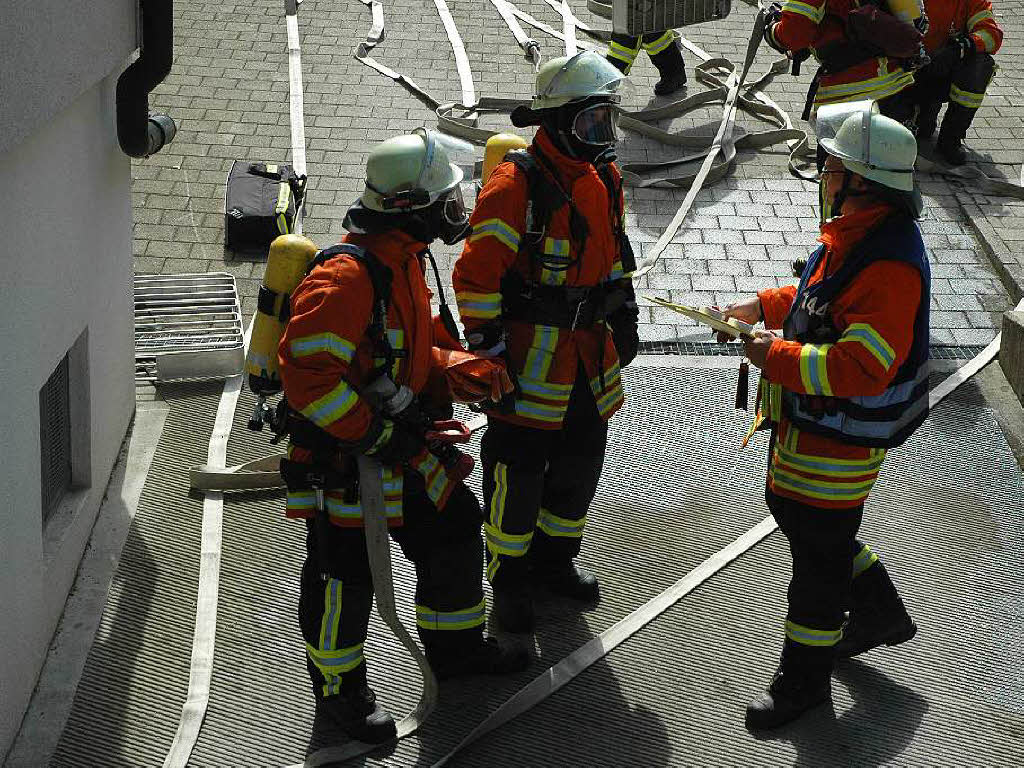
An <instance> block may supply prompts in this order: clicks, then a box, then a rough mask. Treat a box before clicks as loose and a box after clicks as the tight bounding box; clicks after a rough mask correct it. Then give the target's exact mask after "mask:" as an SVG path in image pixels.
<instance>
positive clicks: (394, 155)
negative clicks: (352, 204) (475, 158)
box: [360, 128, 472, 213]
mask: <svg viewBox="0 0 1024 768" xmlns="http://www.w3.org/2000/svg"><path fill="white" fill-rule="evenodd" d="M464 143H465V142H460V140H458V139H454V138H452V137H450V136H444V135H443V134H439V133H436V132H434V131H430V130H427V129H426V128H417V129H416V130H415V131H414V132H413V133H411V134H406V135H404V136H395V137H394V138H391V139H387V140H386V141H383V142H381V143H380V144H378V145H377V146H376V147H374V148H373V149H372V150H370V156H369V157H368V158H367V160H366V189H365V190H364V191H363V195H362V197H361V198H360V199H361V201H362V203H363V205H364V206H366V207H367V208H369V209H370V210H373V211H383V212H385V213H405V212H407V211H415V210H417V209H420V208H426V207H428V206H430V205H432V204H434V203H435V202H437V201H438V200H441V199H443V198H445V197H448V196H451V195H452V193H453V191H454V192H456V193H458V192H459V183H460V182H461V181H462V177H463V173H462V169H461V168H459V166H457V165H455V164H454V163H452V162H451V160H450V159H449V153H450V150H452V149H456V150H457V149H461V147H459V146H458V145H459V144H464ZM466 146H469V145H468V144H467V145H466ZM470 151H472V148H471V147H470Z"/></svg>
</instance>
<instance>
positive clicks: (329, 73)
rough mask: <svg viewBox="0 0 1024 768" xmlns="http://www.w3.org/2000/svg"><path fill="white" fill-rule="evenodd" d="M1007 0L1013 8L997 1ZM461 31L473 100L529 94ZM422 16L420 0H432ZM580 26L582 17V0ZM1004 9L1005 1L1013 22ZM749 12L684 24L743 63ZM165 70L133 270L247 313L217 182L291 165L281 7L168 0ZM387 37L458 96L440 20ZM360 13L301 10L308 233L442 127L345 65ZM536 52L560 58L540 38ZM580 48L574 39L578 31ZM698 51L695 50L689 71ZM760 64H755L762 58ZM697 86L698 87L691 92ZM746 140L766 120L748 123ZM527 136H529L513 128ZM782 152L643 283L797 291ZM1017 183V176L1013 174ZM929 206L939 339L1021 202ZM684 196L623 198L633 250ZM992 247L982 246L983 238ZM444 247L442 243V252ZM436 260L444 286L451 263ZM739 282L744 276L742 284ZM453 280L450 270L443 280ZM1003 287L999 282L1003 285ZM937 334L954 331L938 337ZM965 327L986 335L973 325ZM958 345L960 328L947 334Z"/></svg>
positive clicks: (395, 61) (420, 70) (528, 87)
mask: <svg viewBox="0 0 1024 768" xmlns="http://www.w3.org/2000/svg"><path fill="white" fill-rule="evenodd" d="M1007 3H1009V4H1010V5H1009V6H1007V5H1006V4H1007ZM449 4H450V7H451V9H452V13H453V16H454V18H455V20H456V23H457V25H458V27H459V29H460V31H461V32H462V34H463V37H464V40H465V43H466V47H467V53H468V56H469V59H470V65H471V69H472V71H473V75H474V83H475V85H476V88H477V91H478V93H479V94H480V95H500V96H509V97H518V98H526V97H528V96H529V95H531V93H532V90H533V85H532V81H533V73H532V69H531V68H530V66H529V64H528V63H527V62H524V61H523V60H522V57H521V55H520V54H519V52H518V50H517V48H516V46H515V44H514V41H513V40H512V39H511V37H510V35H509V34H508V33H507V30H506V29H505V28H504V26H503V25H502V24H501V23H500V21H496V18H497V17H496V16H495V14H494V12H493V8H492V7H491V6H490V5H489V4H487V3H477V2H470V0H450V3H449ZM517 5H518V7H520V8H521V9H523V10H527V11H529V12H530V13H533V14H534V15H536V16H537V17H538V18H542V19H544V20H546V21H548V22H549V23H551V24H552V25H553V26H558V24H559V21H558V17H557V14H556V13H555V12H554V11H552V9H551V8H549V7H548V6H547V5H546V4H545V3H544V2H543V1H542V0H520V1H519V2H517ZM428 6H429V4H428ZM574 8H576V9H577V12H578V13H579V14H580V15H581V17H583V18H586V19H591V18H592V16H590V15H589V14H588V13H587V12H586V11H585V10H584V9H583V8H582V5H581V3H579V2H576V3H574ZM1004 8H1012V9H1014V10H1015V11H1017V12H1016V13H1012V12H1010V11H1009V10H1004ZM753 13H754V11H753V9H752V8H751V6H750V5H749V4H737V5H735V7H734V8H733V10H732V13H731V15H730V17H729V19H727V20H726V21H724V22H722V23H720V24H705V25H697V26H694V27H688V28H686V29H684V30H683V34H685V35H686V36H687V37H688V38H689V39H691V40H693V41H694V42H695V43H696V44H698V45H700V46H702V47H703V48H704V49H705V50H707V51H708V52H709V53H712V54H714V55H724V56H727V57H729V58H731V59H732V60H733V61H737V60H739V59H740V58H741V56H742V50H741V49H742V48H743V46H744V45H745V43H746V37H747V31H748V30H749V26H750V23H751V20H752V19H753ZM175 14H176V40H175V55H176V60H175V66H174V68H173V69H172V72H171V75H170V77H168V79H167V80H166V81H165V82H164V83H163V84H161V85H160V86H159V87H158V88H157V89H156V91H155V92H154V93H153V95H152V102H153V103H154V104H159V105H160V107H161V108H162V109H166V110H167V111H168V112H169V113H170V114H172V115H173V116H174V117H175V118H176V119H177V120H178V121H179V133H178V136H177V137H176V139H175V141H174V142H173V144H172V145H170V146H169V147H168V148H166V149H165V150H164V151H163V152H161V153H160V154H158V155H156V156H154V157H152V158H149V159H147V160H142V161H133V172H134V181H133V206H134V209H135V214H136V215H135V221H136V225H135V230H134V244H133V248H134V252H135V254H136V260H137V261H136V269H138V270H140V271H142V270H154V271H165V272H176V271H195V270H203V269H206V270H228V271H230V272H232V273H233V274H236V275H237V276H238V278H239V290H240V292H242V291H244V292H246V293H244V294H243V304H245V305H247V306H248V305H249V304H251V302H252V300H253V297H254V296H255V289H256V286H257V285H258V281H259V277H260V276H261V274H262V266H261V265H262V260H261V259H251V260H250V259H246V260H240V259H235V258H232V254H230V253H226V252H225V250H224V248H223V196H224V182H225V179H226V175H227V171H228V168H229V167H230V164H231V162H232V160H236V159H246V160H262V161H278V162H283V161H286V160H288V158H289V155H290V127H289V116H288V80H287V52H286V49H285V47H286V35H285V29H284V24H283V20H282V15H281V9H280V3H279V2H271V0H257V2H256V3H252V4H247V5H241V4H234V3H226V4H225V3H220V4H213V3H210V2H203V1H202V0H179V2H178V3H176V4H175ZM997 14H999V15H1000V19H1001V21H1002V22H1003V23H1004V25H1005V28H1006V30H1007V35H1006V40H1005V42H1004V46H1003V50H1002V51H1000V53H999V54H998V55H997V61H998V62H1000V66H1001V69H1000V72H999V74H998V76H997V77H996V79H995V80H994V81H993V84H992V86H991V88H990V94H989V96H988V97H987V98H986V102H985V105H984V106H983V107H982V109H981V111H980V112H979V115H978V119H977V120H976V122H975V126H974V128H973V129H972V131H971V133H970V135H969V136H968V144H969V145H972V146H975V147H976V148H982V149H984V151H985V152H986V153H989V154H990V155H991V158H992V160H995V161H997V162H1002V160H1001V158H1003V157H1010V156H1011V155H1012V157H1010V160H1007V161H1006V162H1015V163H1018V164H1019V162H1020V154H1019V151H1020V148H1019V141H1020V139H1019V137H1020V136H1021V135H1022V133H1024V116H1022V113H1021V109H1020V107H1019V105H1020V104H1021V103H1022V99H1024V77H1021V76H1020V74H1019V72H1020V71H1021V65H1022V64H1024V42H1022V41H1024V4H1022V3H1020V2H1019V0H1004V2H1003V4H1002V5H997ZM386 20H387V24H388V38H387V40H386V41H385V42H384V43H383V44H382V45H381V46H380V47H379V48H378V49H377V50H376V51H375V52H374V55H375V56H377V57H378V60H379V61H381V62H382V63H384V64H386V65H388V66H394V67H396V68H398V69H400V70H401V71H403V72H404V73H405V74H407V75H409V76H410V77H412V78H413V79H414V80H416V81H417V82H418V83H419V84H420V85H421V86H422V87H424V88H426V89H427V90H428V92H429V93H430V94H431V95H432V96H434V97H435V98H438V99H439V100H444V99H456V98H458V97H459V86H458V80H457V76H456V72H455V66H454V58H453V56H452V53H451V48H450V45H449V43H448V40H447V37H446V35H445V33H444V30H443V27H442V25H441V24H440V22H439V21H438V20H437V18H436V15H435V14H434V13H433V11H432V9H431V12H426V13H425V11H424V8H423V7H422V4H421V3H418V2H416V3H414V2H412V0H394V1H393V2H387V3H386ZM369 21H370V18H369V12H368V11H367V10H366V9H365V8H363V7H361V6H359V5H358V4H357V5H354V6H352V7H350V6H348V5H337V6H336V5H334V4H330V3H326V2H322V1H321V0H307V2H306V3H304V4H303V6H302V12H301V21H300V31H301V33H302V36H303V76H304V80H305V84H306V93H305V102H306V104H305V106H306V114H305V117H306V132H307V157H308V160H309V164H310V174H311V176H310V188H309V200H310V203H311V212H310V215H309V216H308V217H307V220H306V231H307V233H308V234H309V235H310V236H312V237H313V238H314V240H316V241H317V242H319V243H321V244H327V243H329V242H333V241H335V240H337V239H338V238H339V237H340V236H341V234H342V230H341V226H340V221H341V218H342V217H343V215H344V211H345V209H346V208H347V206H348V205H349V204H350V203H351V202H352V201H353V200H354V199H355V198H356V197H357V196H358V194H359V192H360V191H361V188H362V183H363V179H364V164H365V159H366V154H367V152H368V151H369V148H370V147H371V146H372V145H373V144H374V143H376V142H377V141H380V140H382V139H384V138H386V137H387V136H388V135H392V134H394V133H397V132H405V131H409V130H412V129H413V128H415V127H417V126H420V125H428V126H431V125H434V124H435V122H436V118H435V116H434V114H433V113H432V112H431V110H430V109H428V108H427V107H426V106H424V105H423V104H421V103H420V102H418V101H417V100H416V99H415V98H413V97H412V96H410V95H409V94H408V93H407V92H406V91H405V90H404V89H403V88H402V87H401V86H399V85H397V84H395V83H392V82H391V81H389V80H388V79H387V78H384V77H383V76H381V75H380V74H379V73H377V72H374V71H373V70H371V69H369V68H368V67H366V66H365V65H363V64H361V63H360V62H358V61H356V60H355V59H354V58H353V57H352V56H351V50H352V47H353V46H354V44H355V43H356V42H358V41H359V40H362V39H363V38H364V37H365V34H366V29H367V27H368V25H369ZM536 35H537V36H538V37H539V38H543V39H542V45H545V51H546V53H547V52H550V51H555V50H558V44H557V43H555V44H553V45H552V43H553V41H551V40H549V39H548V38H547V36H546V35H544V34H543V33H541V32H536ZM581 39H583V38H581ZM691 59H692V57H691V56H690V55H689V54H687V61H688V63H691V64H692V61H691ZM769 60H770V57H767V54H766V52H765V51H764V50H763V49H762V51H761V52H760V53H759V55H758V62H757V64H756V65H755V70H756V69H757V67H760V66H762V64H764V63H765V62H767V61H769ZM632 79H633V81H634V83H633V84H634V86H635V90H636V91H637V94H636V97H635V98H636V99H637V104H635V105H634V106H643V105H644V104H645V103H646V100H647V99H648V98H649V92H650V88H651V87H652V85H653V82H654V81H655V79H656V72H655V70H654V68H653V67H652V66H651V65H650V62H649V61H648V60H647V59H646V57H643V56H641V57H640V59H639V60H638V63H637V66H636V67H635V69H634V72H633V77H632ZM809 80H810V73H809V72H805V73H804V74H803V75H802V76H801V77H800V78H793V77H791V76H788V75H787V76H784V77H779V78H776V80H775V81H774V82H773V83H772V84H771V85H770V86H769V87H768V89H767V92H768V95H769V96H771V97H772V98H773V99H775V100H776V101H777V103H779V104H780V105H781V106H782V107H783V108H784V109H786V110H788V112H789V114H790V116H791V117H792V118H793V120H794V123H795V124H796V125H797V126H798V127H801V126H804V124H803V123H802V122H801V121H799V119H798V118H799V113H800V110H801V109H802V106H803V98H804V92H805V89H806V85H807V83H808V82H809ZM699 87H700V86H698V85H691V87H690V92H696V89H697V88H699ZM720 115H721V109H720V107H718V106H717V105H715V106H713V107H709V108H707V109H702V110H700V111H698V112H695V113H694V115H693V116H692V117H691V116H687V117H685V118H681V119H679V120H676V121H673V130H686V129H690V130H692V131H693V132H694V133H695V134H699V135H709V134H710V133H712V132H713V131H714V128H715V126H717V123H718V120H719V119H720ZM506 120H507V119H506V118H503V117H488V118H487V119H486V120H485V121H484V122H483V124H485V125H487V127H489V128H499V127H505V126H507V122H506ZM739 123H740V124H741V125H743V126H744V127H745V128H746V129H747V130H763V129H764V128H765V126H766V124H765V123H763V122H761V121H758V120H755V119H753V118H751V117H749V116H747V115H741V116H740V118H739ZM521 133H524V134H527V133H528V132H521ZM620 149H621V152H620V155H621V156H622V157H623V158H624V159H628V160H630V161H632V160H639V161H648V160H666V159H670V158H673V157H677V156H678V155H679V150H678V149H676V148H666V147H663V146H660V145H658V144H657V143H656V142H654V141H652V140H650V139H646V138H644V137H641V136H639V135H637V134H633V133H626V134H625V138H624V140H623V142H622V144H621V145H620ZM785 163H786V156H785V154H784V153H782V152H779V151H777V149H772V150H768V151H761V152H756V153H755V152H750V151H741V152H740V153H739V155H738V157H737V164H736V166H735V168H734V170H733V171H732V172H731V173H730V174H729V175H727V176H726V178H724V179H722V180H721V181H719V182H718V183H716V184H714V185H712V186H709V187H707V188H705V189H703V190H701V191H700V192H699V193H698V194H697V196H696V201H695V203H694V206H693V209H692V210H691V212H690V215H689V216H688V218H687V220H686V221H685V223H684V226H683V228H682V229H681V230H680V232H679V233H678V234H677V235H676V236H675V237H674V238H673V243H672V244H670V246H669V247H668V248H667V249H666V250H665V253H664V255H663V258H662V259H661V261H660V262H659V263H658V264H657V265H656V266H655V268H654V270H653V271H652V272H651V274H650V275H649V277H648V278H647V281H646V283H645V284H644V287H645V288H647V289H648V290H655V291H657V290H662V291H666V292H667V291H672V293H673V295H676V294H677V293H679V294H687V295H691V296H690V297H691V298H693V299H694V300H695V301H696V300H698V299H699V300H701V301H703V302H705V303H707V302H711V301H720V300H722V299H723V297H725V296H728V295H737V294H738V293H739V292H741V291H743V290H747V289H749V288H751V287H752V286H754V285H767V284H768V281H771V282H772V283H774V284H777V283H779V282H791V281H792V280H793V278H792V277H791V276H790V262H791V261H792V260H793V259H795V258H806V256H807V255H808V253H809V252H810V251H811V250H812V249H813V248H814V247H815V245H816V240H817V236H818V219H817V189H816V185H815V184H814V183H811V182H807V181H804V180H800V179H796V178H793V177H791V176H789V175H788V174H787V170H786V165H785ZM984 168H985V171H986V172H987V173H993V174H995V173H1003V175H1005V176H1007V177H1010V178H1017V180H1019V165H1018V166H1016V167H1013V166H1010V165H995V164H992V163H986V164H985V166H984ZM1014 174H1016V177H1015V176H1014ZM921 182H922V187H923V189H924V190H925V192H926V194H927V200H926V204H927V205H928V212H927V216H926V219H925V220H924V221H923V222H922V229H923V230H924V232H925V234H926V239H927V242H928V244H929V247H930V249H931V259H932V265H933V278H934V281H935V284H934V286H933V287H934V291H935V293H936V294H937V295H938V296H937V298H936V301H939V299H941V302H942V303H941V304H938V305H937V306H938V309H937V311H936V313H935V315H934V316H933V318H932V323H933V327H935V328H936V329H937V331H943V330H945V331H948V330H950V329H964V330H971V329H965V328H964V326H963V320H964V314H963V313H965V312H969V313H971V314H970V316H969V317H970V318H971V322H977V323H982V322H984V321H985V319H986V318H990V315H991V313H993V312H997V311H999V309H998V308H1000V307H1003V306H1004V305H1006V303H1007V299H1006V292H1007V289H1006V288H1005V287H1004V286H1005V284H1006V283H1007V281H1008V280H1009V281H1011V282H1012V281H1013V280H1015V279H1017V276H1018V275H1020V276H1024V264H1022V260H1024V255H1022V251H1024V247H1022V245H1024V243H1022V240H1024V234H1022V232H1024V227H1022V222H1024V201H1016V200H1007V199H1005V198H998V197H995V196H990V195H985V194H980V193H977V192H975V191H973V190H971V189H970V188H969V187H966V188H965V187H961V186H959V185H951V184H950V182H949V181H948V180H946V179H944V178H942V177H930V176H924V175H922V177H921ZM685 194H686V190H684V189H660V188H648V189H639V188H627V189H626V222H627V231H628V233H629V234H630V236H631V238H633V240H634V243H635V244H636V246H637V250H638V251H642V250H644V249H645V248H649V247H650V245H651V244H653V243H654V242H656V241H657V240H658V238H659V237H660V235H661V233H662V231H663V229H664V228H665V227H666V226H667V225H668V224H669V222H670V221H671V219H672V217H673V216H674V215H675V212H676V210H677V209H678V207H679V204H680V203H681V201H682V200H683V198H684V196H685ZM981 238H984V242H982V239H981ZM438 250H439V253H440V252H441V250H442V249H438ZM455 252H456V251H455V250H454V249H453V250H452V251H450V252H445V253H446V258H447V259H448V260H447V261H446V266H445V267H444V268H443V269H444V271H445V274H446V276H447V275H449V274H450V257H451V256H453V255H454V254H455ZM737 278H744V280H743V281H739V280H738V279H737ZM446 279H447V277H446ZM1000 281H1002V283H1000ZM643 319H644V320H649V321H650V322H651V323H653V324H652V325H649V326H645V329H644V330H643V331H642V333H645V334H646V333H647V331H648V329H653V330H652V333H654V334H655V335H654V336H645V338H654V337H656V336H660V337H661V338H668V337H670V336H671V335H672V334H673V333H675V332H676V331H675V330H674V329H677V328H679V327H684V326H685V325H687V324H686V323H683V324H681V323H680V317H679V316H678V315H676V316H675V317H672V318H667V317H666V318H662V317H654V315H653V314H652V315H651V317H650V318H648V317H646V316H645V317H644V318H643ZM943 324H948V325H947V326H946V327H944V328H943V327H940V326H943ZM975 330H981V331H984V330H986V329H985V328H977V329H975ZM944 338H947V339H948V343H954V340H953V337H952V334H949V333H946V334H944Z"/></svg>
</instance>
